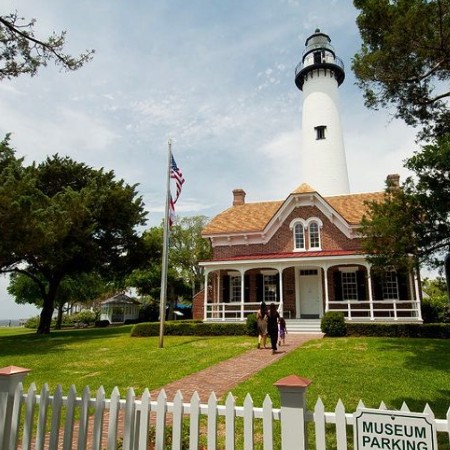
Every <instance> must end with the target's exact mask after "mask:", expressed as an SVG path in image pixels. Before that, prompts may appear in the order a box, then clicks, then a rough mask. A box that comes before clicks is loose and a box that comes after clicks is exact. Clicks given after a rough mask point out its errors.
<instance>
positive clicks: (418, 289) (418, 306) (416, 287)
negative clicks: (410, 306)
mask: <svg viewBox="0 0 450 450" xmlns="http://www.w3.org/2000/svg"><path fill="white" fill-rule="evenodd" d="M413 273H414V287H415V291H416V302H415V304H416V307H417V317H418V318H419V319H420V320H422V309H421V307H420V298H421V295H420V287H419V274H418V272H417V271H414V272H413Z"/></svg>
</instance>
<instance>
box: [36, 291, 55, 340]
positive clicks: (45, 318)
mask: <svg viewBox="0 0 450 450" xmlns="http://www.w3.org/2000/svg"><path fill="white" fill-rule="evenodd" d="M53 311H54V308H53V302H52V301H50V299H49V298H48V296H47V297H46V298H45V299H44V305H43V307H42V311H41V315H40V320H39V326H38V329H37V334H49V333H50V326H51V324H52V316H53Z"/></svg>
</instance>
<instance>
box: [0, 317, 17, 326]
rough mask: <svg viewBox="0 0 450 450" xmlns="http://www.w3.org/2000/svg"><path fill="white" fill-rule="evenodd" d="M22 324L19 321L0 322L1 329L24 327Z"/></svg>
mask: <svg viewBox="0 0 450 450" xmlns="http://www.w3.org/2000/svg"><path fill="white" fill-rule="evenodd" d="M21 322H22V321H19V320H17V319H11V320H0V327H20V326H22V324H21Z"/></svg>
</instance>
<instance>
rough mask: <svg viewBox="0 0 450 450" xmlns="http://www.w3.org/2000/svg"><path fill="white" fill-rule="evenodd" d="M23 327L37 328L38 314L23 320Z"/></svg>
mask: <svg viewBox="0 0 450 450" xmlns="http://www.w3.org/2000/svg"><path fill="white" fill-rule="evenodd" d="M24 326H25V328H37V327H38V326H39V316H35V317H30V318H29V319H28V320H27V321H26V322H25V325H24Z"/></svg>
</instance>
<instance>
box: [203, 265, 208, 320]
mask: <svg viewBox="0 0 450 450" xmlns="http://www.w3.org/2000/svg"><path fill="white" fill-rule="evenodd" d="M208 274H209V271H208V270H205V291H204V296H203V320H206V319H207V314H206V308H207V307H208Z"/></svg>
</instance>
